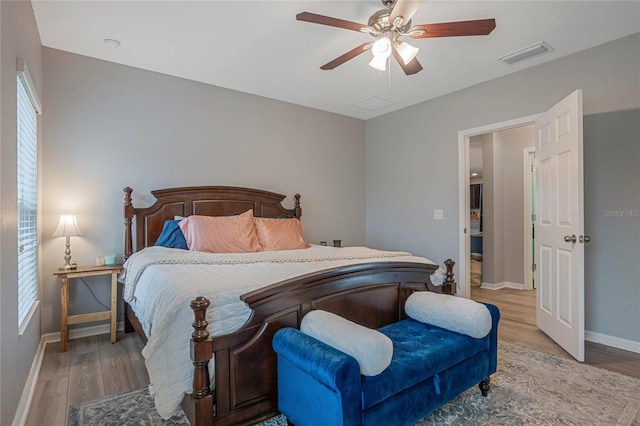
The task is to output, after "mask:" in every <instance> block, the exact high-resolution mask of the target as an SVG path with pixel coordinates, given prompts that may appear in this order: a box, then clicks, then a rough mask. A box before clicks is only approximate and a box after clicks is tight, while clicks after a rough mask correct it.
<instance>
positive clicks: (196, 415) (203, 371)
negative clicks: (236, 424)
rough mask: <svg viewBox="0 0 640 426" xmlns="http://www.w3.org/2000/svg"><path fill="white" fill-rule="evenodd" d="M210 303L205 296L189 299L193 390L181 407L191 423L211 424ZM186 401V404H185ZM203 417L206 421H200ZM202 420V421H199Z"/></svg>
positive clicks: (212, 396) (211, 349)
mask: <svg viewBox="0 0 640 426" xmlns="http://www.w3.org/2000/svg"><path fill="white" fill-rule="evenodd" d="M210 304H211V303H210V302H209V300H208V299H207V298H205V297H202V296H198V297H196V299H195V300H192V301H191V309H193V314H194V316H195V320H194V321H193V324H192V326H193V330H194V331H193V333H192V334H191V360H192V361H193V392H192V394H191V397H190V398H189V397H188V396H187V397H185V399H184V400H183V404H182V408H183V409H184V411H185V414H186V415H187V417H188V418H189V422H190V423H191V424H192V425H200V424H209V425H211V424H213V399H214V395H213V393H212V392H211V382H210V380H209V361H210V360H211V358H212V357H213V348H212V346H211V339H209V332H208V331H207V325H209V323H208V322H207V319H206V317H207V308H208V307H209V305H210ZM185 402H186V404H185ZM203 419H207V421H205V422H202V420H203ZM201 422H202V423H201Z"/></svg>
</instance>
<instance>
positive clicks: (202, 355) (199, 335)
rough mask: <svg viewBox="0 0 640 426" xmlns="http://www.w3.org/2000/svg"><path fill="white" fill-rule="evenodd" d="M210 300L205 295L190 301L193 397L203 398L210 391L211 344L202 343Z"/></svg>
mask: <svg viewBox="0 0 640 426" xmlns="http://www.w3.org/2000/svg"><path fill="white" fill-rule="evenodd" d="M210 304H211V302H209V300H208V299H207V298H206V297H202V296H198V297H196V298H195V300H192V301H191V309H193V314H194V316H195V320H194V321H193V324H191V325H192V326H193V333H191V359H192V361H193V367H194V370H193V394H192V395H193V397H194V398H196V399H201V398H204V397H205V396H207V395H209V394H210V393H211V386H210V382H209V360H210V359H211V345H208V347H209V351H208V353H207V350H206V349H207V345H205V344H204V343H206V342H205V340H207V339H208V338H209V332H208V331H207V326H208V325H209V323H208V322H207V319H206V318H207V308H208V307H209V305H210Z"/></svg>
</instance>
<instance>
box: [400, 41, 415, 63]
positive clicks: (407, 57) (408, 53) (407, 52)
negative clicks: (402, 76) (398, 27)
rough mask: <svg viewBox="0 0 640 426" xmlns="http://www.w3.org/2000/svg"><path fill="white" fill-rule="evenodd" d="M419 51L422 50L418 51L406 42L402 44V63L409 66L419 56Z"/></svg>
mask: <svg viewBox="0 0 640 426" xmlns="http://www.w3.org/2000/svg"><path fill="white" fill-rule="evenodd" d="M418 50H420V49H418V48H417V47H413V46H412V45H410V44H409V43H407V42H405V41H403V42H401V43H400V44H399V45H398V54H399V55H400V57H401V58H402V62H404V64H405V65H408V64H409V62H411V60H412V59H413V58H415V57H416V55H417V54H418Z"/></svg>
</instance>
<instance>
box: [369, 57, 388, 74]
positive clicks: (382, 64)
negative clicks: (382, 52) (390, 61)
mask: <svg viewBox="0 0 640 426" xmlns="http://www.w3.org/2000/svg"><path fill="white" fill-rule="evenodd" d="M369 66H370V67H371V68H375V69H377V70H378V71H386V70H387V58H386V57H383V56H379V55H378V56H374V57H373V59H372V60H371V62H369Z"/></svg>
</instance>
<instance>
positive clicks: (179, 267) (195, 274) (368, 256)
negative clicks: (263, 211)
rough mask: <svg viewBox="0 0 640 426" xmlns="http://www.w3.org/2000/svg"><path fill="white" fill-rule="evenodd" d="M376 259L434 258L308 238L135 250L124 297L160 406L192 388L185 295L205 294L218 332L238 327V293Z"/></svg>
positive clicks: (165, 409) (167, 408) (244, 310)
mask: <svg viewBox="0 0 640 426" xmlns="http://www.w3.org/2000/svg"><path fill="white" fill-rule="evenodd" d="M379 260H387V261H399V262H421V263H433V262H431V261H430V260H428V259H425V258H422V257H416V256H412V255H411V254H410V253H406V252H386V251H379V250H373V249H369V248H365V247H345V248H333V247H324V246H312V247H310V248H308V249H303V250H283V251H275V252H258V253H241V254H236V253H229V254H211V253H202V252H190V251H186V250H177V249H168V248H163V247H149V248H146V249H144V250H142V251H140V252H137V253H135V254H133V255H132V256H131V257H130V258H129V259H128V260H127V262H126V263H125V265H124V268H125V272H124V276H122V277H121V279H123V280H124V282H125V289H124V299H125V301H127V302H128V303H130V304H131V305H132V306H133V308H134V310H135V311H136V314H137V316H138V318H139V319H140V321H141V323H142V325H143V328H144V329H145V333H146V335H147V336H148V337H149V341H148V342H147V345H146V346H145V347H144V349H143V350H142V355H143V356H144V358H145V363H146V366H147V370H148V373H149V377H150V380H151V386H150V389H151V390H152V392H154V393H155V403H156V408H157V410H158V413H160V415H161V416H162V417H163V418H165V419H167V418H169V417H171V416H172V415H173V414H174V413H175V412H176V411H177V409H178V407H179V406H180V402H181V401H182V398H183V396H184V394H185V393H190V392H191V385H192V379H193V367H192V364H191V358H190V355H189V338H190V335H191V332H192V331H193V329H192V327H191V323H192V321H193V311H192V310H191V309H190V307H189V303H190V302H191V301H192V300H193V299H195V298H196V297H197V296H205V297H207V298H208V299H209V300H210V301H211V305H210V307H209V308H208V309H207V321H208V322H209V327H208V331H209V333H210V335H211V336H218V335H222V334H227V333H230V332H232V331H234V330H237V329H238V328H240V327H241V326H242V325H243V324H244V323H245V322H246V321H247V319H248V318H249V315H250V309H249V308H248V307H247V306H246V305H245V304H244V302H242V301H241V300H240V298H239V296H240V295H242V294H244V293H247V292H249V291H251V290H255V289H257V288H259V287H264V286H266V285H269V284H273V283H276V282H279V281H282V280H285V279H289V278H293V277H296V276H299V275H303V274H307V273H310V272H314V271H319V270H323V269H328V268H333V267H336V266H343V265H351V264H358V263H367V262H374V261H379ZM438 272H439V273H436V274H434V276H432V281H433V282H434V284H436V285H438V284H441V283H442V279H443V277H444V274H443V273H442V271H441V270H439V271H438ZM210 371H211V372H213V367H211V368H210ZM212 383H213V381H212Z"/></svg>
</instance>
